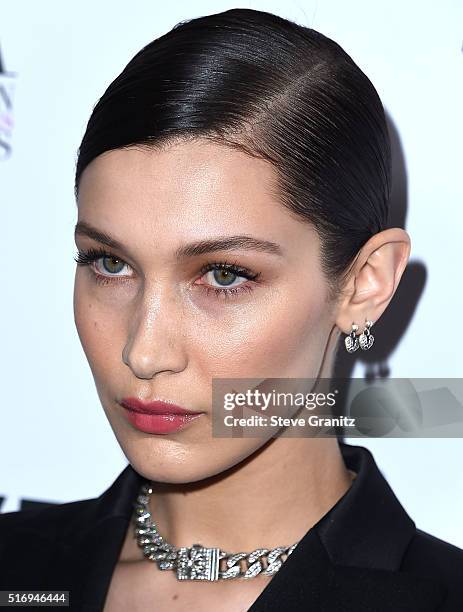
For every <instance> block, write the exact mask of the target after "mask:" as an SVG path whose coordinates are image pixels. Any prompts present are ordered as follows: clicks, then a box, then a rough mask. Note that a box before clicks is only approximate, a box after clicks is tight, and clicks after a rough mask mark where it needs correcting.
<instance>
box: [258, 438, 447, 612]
mask: <svg viewBox="0 0 463 612" xmlns="http://www.w3.org/2000/svg"><path fill="white" fill-rule="evenodd" d="M339 446H340V449H341V453H342V455H343V459H344V462H345V464H346V466H347V467H348V468H349V469H351V470H353V471H354V472H356V473H357V477H356V478H355V480H354V481H353V483H352V485H351V487H350V488H349V490H348V491H347V492H346V494H345V495H344V496H343V497H342V498H341V499H339V500H338V502H337V503H336V504H335V505H334V506H333V507H332V508H331V509H330V510H329V512H328V513H327V514H325V515H324V516H323V517H322V518H321V519H320V520H319V521H318V522H317V523H316V524H315V525H314V526H313V527H312V528H311V529H310V530H309V531H308V532H307V533H306V534H305V536H304V537H303V538H302V539H301V540H300V542H299V544H298V545H297V546H296V548H295V549H294V551H293V552H292V554H291V555H290V556H289V557H288V558H287V560H286V561H285V562H284V564H283V566H282V567H281V568H280V570H279V571H278V573H277V574H276V575H275V576H274V577H273V578H272V580H271V581H270V582H269V584H268V585H267V587H266V588H265V589H264V591H263V592H262V593H261V595H260V597H259V598H258V599H257V600H256V601H255V602H254V604H253V605H252V606H251V608H250V609H249V611H248V612H264V611H265V612H267V611H275V612H276V611H277V610H285V612H286V611H288V612H290V611H296V610H298V611H299V610H300V611H303V610H304V611H306V610H309V609H310V610H313V611H314V612H315V611H316V612H327V611H330V612H354V611H355V612H363V611H374V612H391V611H392V610H393V611H394V612H402V611H403V612H410V611H411V610H413V612H435V611H436V610H437V609H438V607H439V605H440V604H441V603H442V602H443V600H444V599H445V595H446V592H445V589H444V588H443V587H442V585H441V584H440V583H439V582H437V581H432V580H429V578H426V579H425V578H421V577H420V576H417V575H414V574H411V573H406V572H401V571H399V570H400V565H401V563H402V558H403V555H404V553H405V551H406V549H407V547H408V545H409V543H410V540H411V539H412V538H413V536H414V534H415V532H416V527H415V523H414V522H413V520H412V519H411V518H410V517H409V515H408V514H407V513H406V511H405V509H404V508H403V506H402V505H401V504H400V502H399V500H398V499H397V497H396V496H395V494H394V492H393V491H392V489H391V487H390V486H389V484H388V483H387V481H386V480H385V478H384V477H383V475H382V474H381V472H380V470H379V468H378V466H377V465H376V462H375V460H374V458H373V455H372V454H371V453H370V451H369V450H368V449H367V448H365V447H362V446H351V445H348V444H345V443H343V442H340V444H339Z"/></svg>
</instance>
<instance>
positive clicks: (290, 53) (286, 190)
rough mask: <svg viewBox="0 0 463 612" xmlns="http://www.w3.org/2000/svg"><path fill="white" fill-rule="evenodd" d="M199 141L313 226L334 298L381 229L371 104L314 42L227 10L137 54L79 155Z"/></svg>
mask: <svg viewBox="0 0 463 612" xmlns="http://www.w3.org/2000/svg"><path fill="white" fill-rule="evenodd" d="M190 138H206V139H209V140H212V141H213V142H216V143H219V144H222V145H225V146H231V147H234V148H237V149H239V150H241V151H244V152H245V153H246V154H248V155H251V156H253V157H258V158H261V159H265V160H267V161H269V162H270V163H271V164H273V166H274V168H275V170H276V175H277V182H276V185H275V186H274V187H275V189H274V190H272V193H273V194H274V195H275V196H276V197H277V198H278V200H279V201H280V202H281V203H282V205H284V206H286V207H287V208H288V209H289V210H290V211H291V212H292V213H294V214H296V215H297V217H298V218H299V219H303V220H305V221H307V222H309V223H311V224H312V226H313V227H314V228H315V229H316V231H317V232H318V235H319V237H320V240H321V244H322V247H321V248H322V252H321V257H322V261H321V266H322V269H323V272H324V274H325V276H326V278H327V281H328V285H329V287H330V289H331V292H330V297H334V298H336V297H339V291H340V289H341V287H342V283H343V282H344V279H345V274H347V273H348V272H349V268H350V265H351V264H352V262H353V261H354V258H355V256H356V255H357V253H358V251H359V249H360V248H361V247H362V245H363V244H364V243H365V242H366V241H367V240H368V239H369V238H370V237H371V236H372V235H374V234H375V233H377V232H379V231H381V230H382V229H384V228H385V226H386V223H387V217H388V203H389V196H390V188H391V186H390V183H391V160H390V157H391V155H390V140H389V133H388V129H387V124H386V119H385V115H384V109H383V106H382V104H381V100H380V99H379V96H378V94H377V92H376V90H375V88H374V87H373V85H372V83H371V82H370V80H369V79H368V78H367V76H366V75H365V74H364V73H363V72H362V71H361V70H360V68H359V67H358V66H357V65H356V64H355V63H354V61H353V60H352V59H351V57H350V56H349V55H348V54H347V53H346V52H345V51H344V50H343V49H342V48H341V47H340V46H339V45H338V44H337V43H335V42H334V41H333V40H331V39H329V38H327V37H326V36H324V35H323V34H321V33H319V32H317V31H315V30H313V29H311V28H308V27H304V26H302V25H299V24H296V23H294V22H292V21H289V20H287V19H284V18H282V17H279V16H276V15H273V14H272V13H268V12H263V11H257V10H252V9H243V8H239V9H231V10H227V11H224V12H222V13H217V14H213V15H209V16H204V17H199V18H197V19H192V20H187V21H182V22H180V23H178V24H177V25H175V26H174V27H173V29H172V30H170V31H169V32H167V33H166V34H164V35H163V36H161V37H160V38H157V39H156V40H154V41H152V42H151V43H149V44H148V45H146V46H145V47H144V48H143V49H141V51H139V52H138V53H137V54H136V55H135V56H134V57H133V59H132V60H131V61H130V62H129V63H128V64H127V66H126V67H125V68H124V70H123V71H122V72H121V74H120V75H119V76H118V77H117V78H116V79H115V80H114V81H113V82H112V83H111V84H110V85H109V87H108V88H107V90H106V91H105V93H104V94H103V96H102V97H101V98H100V99H99V101H98V102H97V104H96V105H95V107H94V109H93V112H92V114H91V117H90V119H89V122H88V125H87V128H86V131H85V134H84V137H83V139H82V143H81V146H80V148H79V152H78V158H77V164H76V177H75V195H76V198H78V185H79V179H80V176H81V174H82V172H83V170H84V169H85V167H86V166H87V165H88V164H89V163H90V162H91V161H92V160H93V159H94V158H95V157H97V156H98V155H100V154H101V153H103V152H105V151H109V150H111V149H117V148H124V147H129V146H134V145H136V146H142V147H144V146H148V147H154V148H157V147H159V148H162V146H163V145H164V144H167V145H168V144H170V143H172V142H175V141H177V140H179V141H183V140H185V139H190Z"/></svg>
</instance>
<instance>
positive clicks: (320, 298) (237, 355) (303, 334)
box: [74, 140, 410, 609]
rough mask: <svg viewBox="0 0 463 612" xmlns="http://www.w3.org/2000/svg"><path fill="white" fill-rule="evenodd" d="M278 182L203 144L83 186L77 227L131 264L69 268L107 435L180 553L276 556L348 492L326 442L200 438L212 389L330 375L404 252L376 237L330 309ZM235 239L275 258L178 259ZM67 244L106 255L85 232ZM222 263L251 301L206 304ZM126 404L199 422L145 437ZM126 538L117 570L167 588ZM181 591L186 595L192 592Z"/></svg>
mask: <svg viewBox="0 0 463 612" xmlns="http://www.w3.org/2000/svg"><path fill="white" fill-rule="evenodd" d="M274 180H275V174H274V169H273V167H272V166H271V165H270V164H269V163H268V162H266V161H263V160H258V159H255V158H250V157H248V156H246V155H245V154H244V153H241V152H238V151H236V150H232V149H230V148H226V147H223V146H220V145H218V144H215V143H211V142H207V141H202V140H193V141H185V142H177V143H175V144H172V145H170V146H169V147H166V148H164V149H162V150H155V149H150V150H147V149H140V148H138V149H137V148H130V149H125V150H122V149H120V150H114V151H110V152H106V153H104V154H102V155H100V156H99V157H97V158H96V159H95V160H93V161H92V162H91V163H90V164H89V165H88V166H87V168H86V169H85V171H84V172H83V174H82V177H81V181H80V186H79V197H78V221H79V222H85V223H87V224H89V225H91V226H93V227H95V228H96V229H98V230H99V231H101V232H105V233H106V234H108V235H109V236H111V237H112V238H114V239H116V240H118V241H119V242H120V243H121V244H122V245H123V249H122V250H117V249H108V248H107V247H105V248H107V250H109V251H110V252H111V254H112V255H113V256H114V257H117V258H119V259H121V260H123V261H124V262H126V263H127V265H126V266H125V267H124V269H123V270H122V272H117V274H118V276H117V277H115V275H114V274H113V276H112V278H111V273H110V272H108V271H105V269H104V268H103V267H102V264H101V260H100V264H99V268H98V270H99V271H100V273H102V274H106V275H107V276H109V277H110V278H109V282H108V283H107V284H105V285H101V284H98V283H97V282H96V281H95V271H94V269H92V267H91V266H87V267H81V266H77V270H76V277H75V292H74V313H75V322H76V326H77V330H78V333H79V337H80V340H81V343H82V346H83V349H84V351H85V354H86V357H87V359H88V361H89V364H90V367H91V370H92V374H93V377H94V380H95V384H96V388H97V391H98V395H99V398H100V400H101V404H102V406H103V409H104V411H105V413H106V416H107V418H108V420H109V423H110V425H111V427H112V429H113V431H114V434H115V436H116V438H117V440H118V442H119V444H120V446H121V448H122V450H123V452H124V453H125V455H126V456H127V458H128V460H129V462H130V463H131V464H132V465H133V467H134V468H135V469H136V470H137V471H138V472H139V473H140V474H142V475H144V476H145V477H146V478H148V479H150V480H154V481H156V485H155V492H154V494H153V496H152V497H151V500H150V501H151V509H152V512H153V518H154V519H155V521H156V523H157V525H158V527H159V529H160V532H161V533H162V535H163V536H164V537H165V539H167V540H168V541H169V542H171V543H173V544H175V545H176V546H191V545H192V544H193V543H194V542H201V543H204V544H205V545H208V546H218V547H221V548H223V549H226V550H229V551H233V552H237V551H240V550H244V551H251V550H253V549H254V548H258V547H261V546H266V547H267V548H270V547H274V546H280V545H283V544H284V545H288V544H290V543H293V542H295V541H297V540H299V539H300V538H301V536H302V535H304V533H305V532H306V531H307V530H308V529H309V528H310V527H311V526H312V525H313V524H314V523H315V522H316V521H317V520H319V519H320V518H321V517H322V516H323V515H324V514H325V513H326V512H327V511H328V510H329V509H330V508H331V507H332V506H333V505H334V503H336V501H337V500H338V499H339V498H340V497H341V496H342V495H344V494H345V492H346V491H347V490H348V488H349V486H350V484H351V474H349V472H348V470H347V469H346V466H345V465H344V462H343V460H342V456H341V453H340V451H339V447H338V444H337V440H336V439H335V438H317V439H314V438H288V437H277V438H272V439H265V438H263V437H261V438H233V439H231V438H218V437H213V436H212V434H211V418H212V417H211V405H210V403H211V402H210V394H211V379H212V378H214V377H218V378H220V377H223V378H250V377H259V378H260V377H261V378H267V377H268V378H272V377H276V378H278V377H282V378H285V377H293V378H297V377H301V378H316V377H317V376H325V377H329V376H330V373H331V371H332V366H333V357H334V351H335V347H336V343H337V341H338V338H339V336H340V334H341V332H342V333H344V334H348V333H349V332H350V330H351V323H352V322H353V321H355V322H356V323H357V324H359V326H360V329H359V332H358V333H360V332H361V331H362V330H363V323H364V322H365V319H371V320H373V321H374V322H377V321H378V319H379V318H380V317H381V314H382V313H383V312H384V310H385V309H386V308H387V306H388V304H389V302H390V300H391V299H392V297H393V295H394V293H395V291H396V289H397V286H398V283H399V281H400V278H401V276H402V273H403V271H404V269H405V266H406V264H407V261H408V257H409V254H410V238H409V236H408V234H407V233H406V232H405V231H404V230H402V229H400V228H393V229H388V230H386V231H383V232H381V233H379V234H376V235H375V236H373V237H372V238H371V239H370V240H369V241H368V242H367V243H366V244H365V245H364V246H363V248H362V249H361V251H360V252H359V254H358V257H357V259H356V261H355V265H354V266H353V268H352V271H351V274H350V277H349V279H348V281H347V283H346V285H345V287H344V291H343V293H342V294H341V295H340V296H339V299H338V300H336V302H328V285H327V281H326V278H325V277H324V275H323V273H322V270H321V266H320V258H319V253H320V241H319V238H318V236H317V234H316V232H315V230H313V228H312V227H311V226H310V225H309V224H308V223H304V222H303V221H302V220H300V219H298V218H296V217H294V216H293V215H291V214H290V213H289V211H288V210H287V209H285V208H284V207H283V206H281V204H280V203H279V202H278V201H277V200H276V199H275V198H274V197H272V196H271V195H270V189H267V187H269V186H270V185H271V184H272V181H274ZM235 234H246V235H249V236H254V237H257V238H261V239H264V240H270V241H272V242H275V243H277V244H278V245H280V247H281V250H282V255H281V256H279V255H276V254H271V253H267V252H262V251H252V250H243V249H232V250H222V251H218V252H214V253H205V254H202V255H196V256H193V257H185V258H183V259H181V260H179V261H177V260H176V258H175V257H174V250H175V249H176V248H178V247H179V246H181V245H184V244H186V243H190V242H193V241H197V240H200V239H210V238H212V237H214V238H215V237H224V236H230V235H235ZM76 245H77V248H78V249H79V250H87V249H89V248H98V247H102V246H104V245H102V244H100V243H99V242H97V241H96V240H94V239H93V238H90V237H89V236H87V235H84V234H83V233H77V234H76ZM220 261H226V262H228V263H237V265H238V266H244V267H246V268H248V269H250V270H251V271H252V272H253V273H260V276H259V278H258V279H257V280H256V281H249V280H247V279H245V278H243V277H241V276H237V277H236V281H234V282H233V286H234V287H237V286H238V285H240V286H245V285H246V286H247V287H251V288H252V290H249V291H244V290H243V291H241V292H240V293H237V294H236V295H233V296H231V297H230V298H227V299H224V298H223V296H220V295H219V296H218V297H217V296H216V294H215V293H214V292H213V291H210V292H207V291H205V289H204V287H205V286H209V287H215V288H220V287H224V286H226V285H225V284H224V282H225V281H224V280H223V278H222V279H221V276H220V274H219V273H216V275H215V277H214V272H206V273H205V274H203V275H201V273H200V269H201V267H202V266H203V265H204V264H206V263H208V262H220ZM221 283H222V284H221ZM373 333H374V328H373ZM128 396H135V397H139V398H140V399H145V400H150V399H154V398H160V399H165V400H171V401H173V402H174V403H176V404H179V405H180V406H183V407H185V408H188V409H191V410H197V411H204V412H205V414H203V415H202V416H201V417H200V418H198V419H196V420H195V421H193V422H192V423H190V424H189V425H188V426H187V427H185V428H183V429H181V430H179V431H177V432H175V433H170V434H166V435H153V434H147V433H143V432H140V431H138V430H137V429H135V428H134V427H133V426H132V425H131V424H130V423H129V422H128V420H127V418H126V416H125V413H126V411H125V409H124V408H123V407H122V406H121V405H120V404H119V402H120V401H121V400H122V398H124V397H128ZM289 475H290V477H288V476H289ZM276 492H277V493H278V495H276ZM244 508H248V509H252V508H258V510H259V511H258V513H256V514H254V516H253V520H252V521H250V520H247V521H244V520H239V519H238V518H237V516H238V515H237V512H236V511H237V510H239V511H240V515H239V516H244V515H246V514H247V512H244V514H242V512H243V509H244ZM231 509H232V510H233V511H230V510H231ZM275 517H284V520H275ZM129 529H130V531H128V532H127V537H126V540H125V542H124V546H123V549H122V551H121V557H120V563H130V564H131V565H130V566H131V568H138V569H137V570H136V571H137V572H138V574H137V575H138V576H141V575H142V573H143V572H146V571H148V570H147V569H146V568H147V566H148V565H149V566H150V567H149V571H150V578H149V579H150V580H152V581H153V580H165V581H166V582H165V585H166V587H167V585H168V584H169V585H170V586H171V587H172V590H174V589H177V591H179V589H178V585H177V582H178V581H176V580H175V579H174V578H173V576H169V577H167V574H169V575H171V574H172V575H173V572H157V574H156V575H157V578H155V577H154V572H153V571H152V570H153V568H152V567H151V564H147V563H146V560H143V557H142V553H141V550H140V549H139V548H138V546H137V545H136V542H135V541H134V539H133V536H132V531H131V527H130V528H129ZM131 571H132V572H133V571H134V570H133V569H132V570H131ZM161 574H162V577H161ZM259 579H260V578H259ZM121 580H122V581H123V578H121ZM245 582H246V583H247V585H248V586H246V587H243V586H241V587H240V588H241V589H242V592H243V589H248V591H247V592H248V593H249V602H251V601H252V600H253V599H254V598H255V594H256V593H255V592H253V591H252V589H255V588H257V587H256V586H252V584H251V583H253V584H254V585H256V584H258V580H257V579H256V580H251V581H245ZM132 583H133V584H135V578H134V575H132ZM231 583H234V584H236V583H239V584H240V585H243V582H242V581H230V582H227V585H228V586H221V587H218V584H216V585H214V589H218V588H220V589H222V590H223V589H230V590H231V589H233V588H235V589H236V587H232V586H230V585H231ZM221 584H223V582H221ZM259 584H260V585H261V586H260V587H259V588H262V585H263V584H265V583H264V582H263V581H262V580H261V582H260V583H259ZM181 586H182V588H183V587H185V588H184V589H183V590H184V592H185V593H187V592H188V589H195V588H196V587H197V585H191V584H190V585H188V586H186V585H184V584H182V585H181ZM199 590H201V589H199ZM202 592H203V593H204V590H203V591H202ZM209 592H210V593H212V592H213V591H212V590H210V591H209ZM221 592H222V591H221ZM173 597H174V596H173ZM249 602H248V603H249ZM182 605H186V604H185V601H184V600H182ZM222 609H223V606H222Z"/></svg>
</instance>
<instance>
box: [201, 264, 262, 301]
mask: <svg viewBox="0 0 463 612" xmlns="http://www.w3.org/2000/svg"><path fill="white" fill-rule="evenodd" d="M201 273H202V277H201V278H205V280H206V283H200V286H201V287H202V288H203V290H204V291H206V293H207V294H209V293H210V292H211V291H213V292H214V295H215V296H216V297H224V298H227V297H230V296H232V295H236V294H238V293H241V292H242V291H247V292H250V291H252V290H253V286H252V284H250V283H249V282H246V281H250V280H251V281H256V279H257V278H258V277H259V273H254V272H252V271H251V270H248V269H247V268H243V267H240V266H237V265H236V263H233V264H230V263H227V262H210V263H207V264H206V265H205V266H203V267H202V268H201Z"/></svg>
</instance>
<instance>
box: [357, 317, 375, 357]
mask: <svg viewBox="0 0 463 612" xmlns="http://www.w3.org/2000/svg"><path fill="white" fill-rule="evenodd" d="M372 325H373V321H366V320H365V329H364V330H363V332H362V333H361V334H360V336H359V344H360V348H361V349H363V350H364V351H368V349H371V347H372V346H373V342H374V340H375V337H374V336H373V334H372V333H371V332H370V327H371V326H372Z"/></svg>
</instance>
